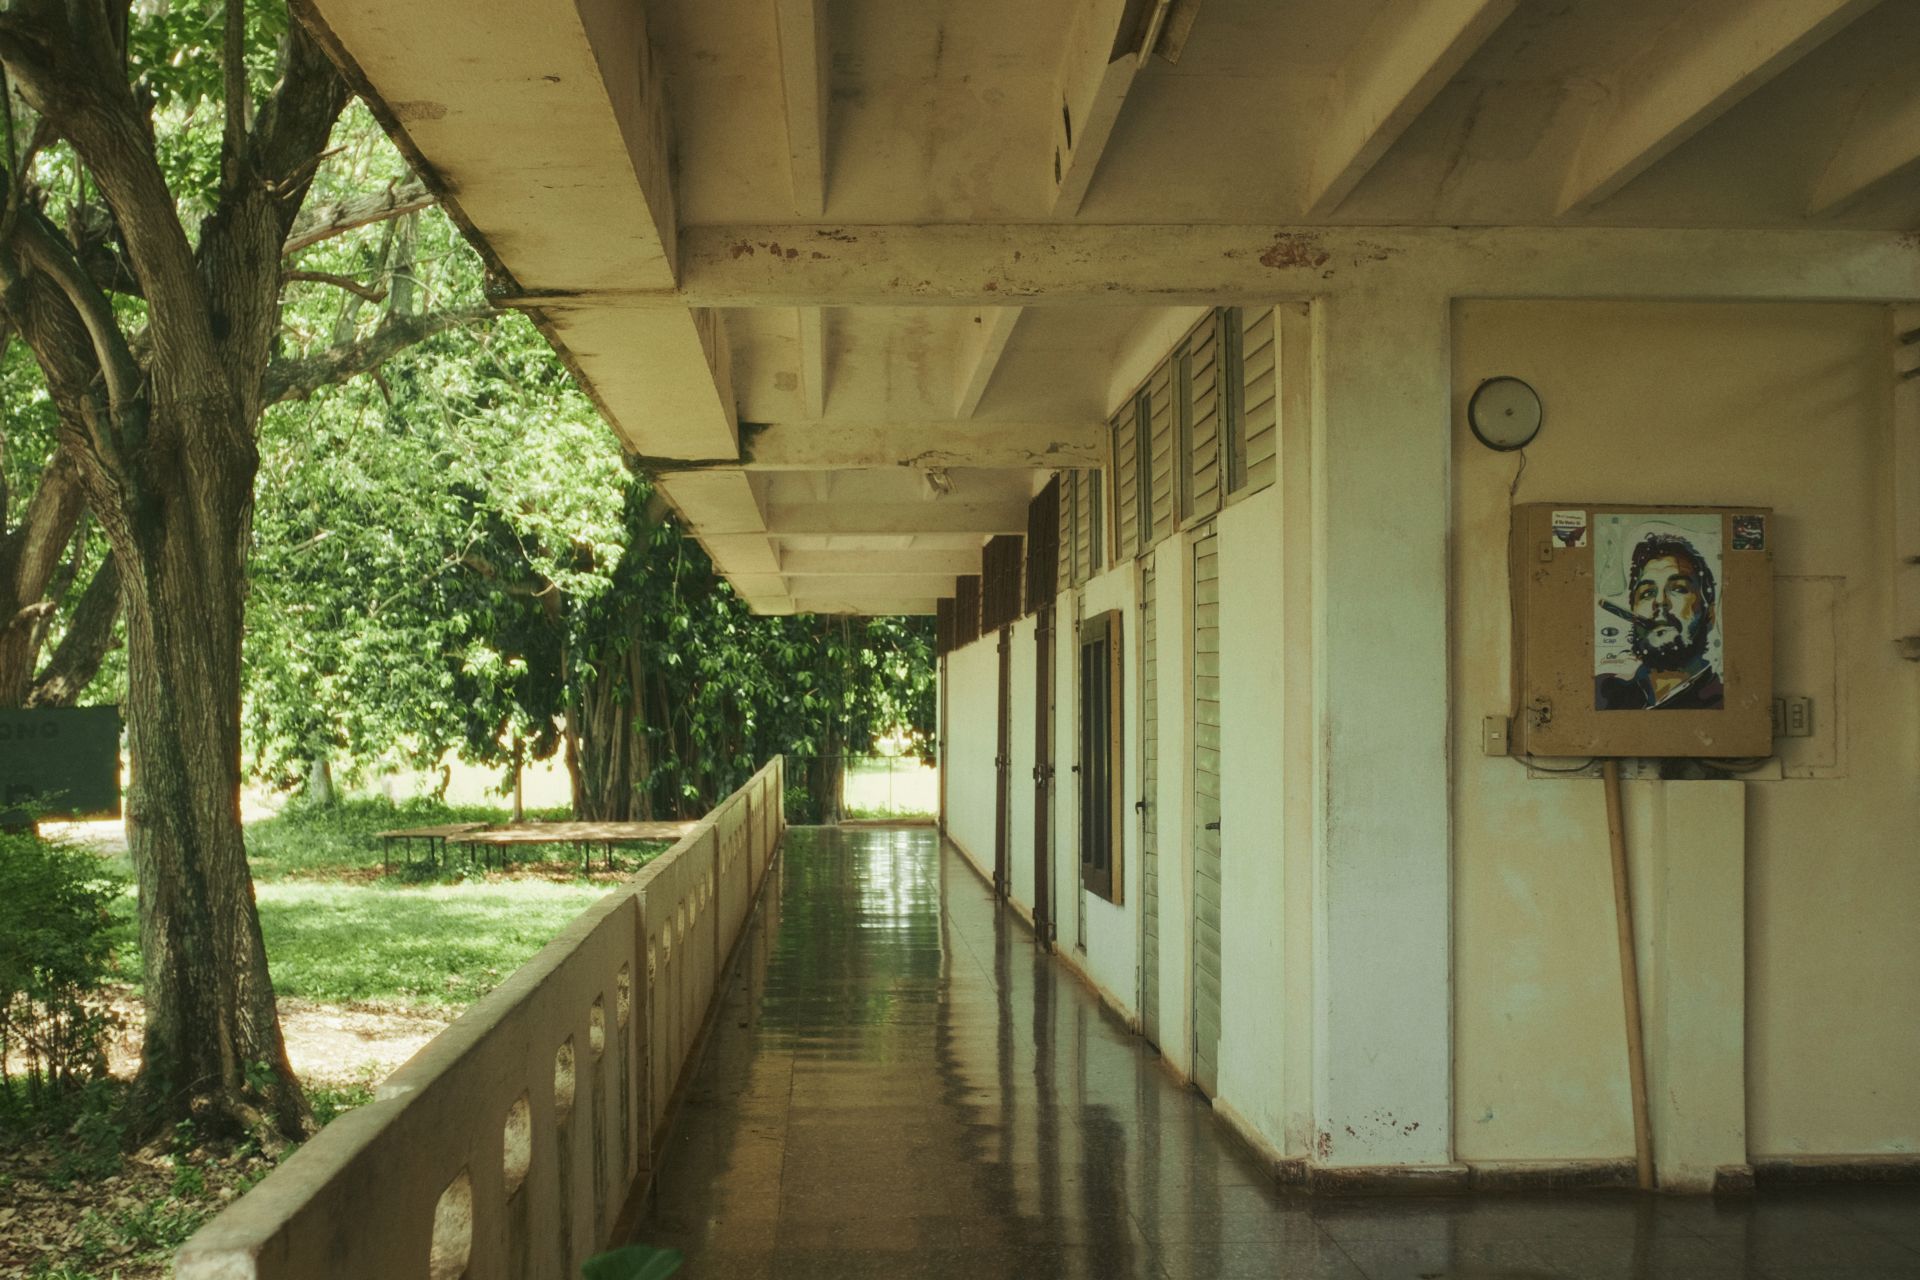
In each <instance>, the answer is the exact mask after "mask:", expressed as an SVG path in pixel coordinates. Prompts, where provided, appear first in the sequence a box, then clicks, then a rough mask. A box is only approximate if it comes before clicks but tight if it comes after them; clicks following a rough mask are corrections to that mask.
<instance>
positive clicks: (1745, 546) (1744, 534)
mask: <svg viewBox="0 0 1920 1280" xmlns="http://www.w3.org/2000/svg"><path fill="white" fill-rule="evenodd" d="M1733 549H1734V550H1735V551H1765V550H1766V549H1767V518H1766V517H1765V516H1735V517H1734V518H1733Z"/></svg>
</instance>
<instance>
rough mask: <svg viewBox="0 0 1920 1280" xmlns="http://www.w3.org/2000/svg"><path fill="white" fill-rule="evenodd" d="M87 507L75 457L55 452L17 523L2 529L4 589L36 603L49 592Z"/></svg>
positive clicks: (0, 562)
mask: <svg viewBox="0 0 1920 1280" xmlns="http://www.w3.org/2000/svg"><path fill="white" fill-rule="evenodd" d="M86 509H87V500H86V495H85V494H84V493H83V492H82V491H81V487H80V468H79V467H78V466H77V465H75V463H74V460H73V455H71V454H70V453H68V452H67V451H66V450H65V449H64V448H62V449H56V450H54V454H53V457H52V458H50V459H49V460H48V462H47V466H46V469H45V471H43V472H42V473H41V476H40V484H39V486H38V487H37V488H35V489H34V491H33V497H32V498H30V499H29V500H28V502H27V508H26V511H25V513H24V514H23V516H22V518H21V520H20V526H19V527H18V528H17V529H15V530H13V531H12V532H11V533H4V532H3V531H0V572H3V573H4V574H5V575H6V577H7V579H9V581H7V582H6V583H5V587H4V590H5V591H7V592H10V593H11V594H12V597H13V598H14V599H15V600H21V601H34V600H39V599H41V598H42V597H43V596H46V595H48V594H49V593H48V591H47V587H48V585H49V584H50V583H51V582H52V581H53V578H54V574H55V573H56V571H57V570H58V569H59V567H60V557H61V554H62V553H63V552H64V551H66V549H67V545H68V544H69V543H70V542H72V541H73V534H74V530H76V529H77V528H79V526H80V520H81V517H82V516H84V515H85V514H86Z"/></svg>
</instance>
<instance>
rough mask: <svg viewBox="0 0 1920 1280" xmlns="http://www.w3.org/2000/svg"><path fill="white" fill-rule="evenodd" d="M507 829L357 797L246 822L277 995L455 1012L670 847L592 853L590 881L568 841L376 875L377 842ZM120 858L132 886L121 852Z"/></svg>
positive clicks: (477, 814)
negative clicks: (419, 830)
mask: <svg viewBox="0 0 1920 1280" xmlns="http://www.w3.org/2000/svg"><path fill="white" fill-rule="evenodd" d="M528 816H529V817H530V818H535V819H536V820H538V819H541V818H553V819H555V820H560V819H564V818H565V817H566V815H565V814H564V813H560V814H534V813H531V812H530V813H529V814H528ZM506 819H507V814H506V812H505V811H504V810H500V809H486V808H478V807H472V806H467V807H449V806H445V805H433V804H427V803H423V802H418V801H416V802H413V803H410V804H403V805H395V804H393V803H391V802H388V801H384V800H361V801H348V802H345V803H342V804H339V805H335V806H331V807H329V808H325V809H307V808H302V807H298V806H295V807H292V808H289V809H288V810H287V811H286V812H285V813H282V814H280V815H278V816H276V817H273V818H268V819H266V820H264V821H260V822H256V823H253V824H251V825H250V826H249V827H248V828H247V855H248V862H249V863H250V864H251V865H252V868H253V878H254V896H255V898H256V900H257V901H258V903H259V907H260V929H261V932H262V934H264V935H265V938H266V943H267V966H268V968H269V970H270V971H271V972H272V974H273V986H274V990H275V991H276V992H277V993H278V994H280V995H282V996H292V997H296V998H300V999H306V1000H317V1001H324V1002H327V1003H334V1004H375V1005H383V1006H386V1005H412V1006H419V1007H426V1008H432V1009H436V1010H448V1009H451V1010H456V1011H457V1010H459V1009H462V1008H465V1007H466V1006H467V1005H469V1004H471V1003H473V1001H475V1000H477V999H479V998H480V997H481V996H483V995H485V994H486V993H487V992H488V991H491V990H492V989H493V988H494V986H495V985H497V984H498V983H499V981H500V980H501V979H502V978H504V977H506V976H507V975H508V974H510V973H512V972H513V971H514V970H515V969H517V968H518V967H520V965H522V964H524V963H525V962H526V961H527V960H528V959H530V958H531V957H532V956H533V954H534V952H536V951H538V950H540V948H541V947H543V946H545V945H546V944H547V943H548V942H550V941H551V940H552V939H553V937H554V936H555V935H556V934H558V933H559V932H560V930H561V929H562V928H564V927H565V926H566V924H567V922H568V921H570V920H572V919H573V918H574V917H575V916H577V915H579V914H580V913H581V912H582V911H584V910H586V909H587V908H588V907H589V906H591V905H593V903H594V902H596V901H598V900H599V899H600V897H601V896H602V895H603V894H605V893H606V892H607V891H608V889H610V888H611V887H612V884H613V882H614V881H616V880H617V879H618V878H619V876H620V875H621V874H628V873H631V872H632V871H633V870H634V869H635V868H637V867H639V866H640V865H642V864H643V863H645V862H646V861H648V860H649V859H651V858H653V857H655V856H657V855H658V854H660V853H661V852H663V851H664V850H665V849H666V847H667V846H666V845H664V844H661V843H657V842H655V843H650V844H636V845H623V846H620V847H619V850H618V852H616V854H615V865H616V871H615V873H611V874H610V873H609V872H607V871H606V870H605V864H604V860H603V858H602V856H601V854H600V853H599V852H598V851H597V850H596V852H595V854H594V870H593V872H592V873H591V875H587V874H583V873H582V870H581V866H580V863H579V862H578V861H577V860H576V857H577V855H575V854H574V852H573V850H572V849H571V848H570V847H568V846H564V845H556V846H552V847H541V846H536V847H535V852H534V853H532V854H529V853H528V852H526V851H522V854H521V856H522V857H523V858H526V857H530V856H541V857H545V858H549V859H554V861H547V862H539V863H534V862H528V861H522V862H517V863H515V864H513V865H512V866H511V867H509V868H508V869H506V870H504V871H502V870H492V871H489V870H486V869H484V868H482V867H476V866H473V865H472V864H471V863H470V862H469V861H468V860H467V859H466V858H465V857H464V856H458V855H450V856H449V857H448V858H447V859H446V860H445V861H444V862H443V863H442V864H441V865H440V866H438V867H430V866H429V865H428V864H427V862H426V861H425V859H424V857H422V858H421V859H420V860H419V861H417V862H415V863H414V865H413V866H412V867H411V868H409V867H407V866H406V864H405V862H404V861H403V860H400V856H399V854H398V853H397V852H396V853H395V855H394V856H395V858H396V862H395V864H394V868H393V874H391V875H384V876H383V875H381V874H380V867H381V853H382V851H381V848H380V841H379V840H378V839H377V838H375V833H376V832H380V831H386V830H391V829H393V828H397V827H412V826H439V825H443V824H446V823H453V822H488V823H500V822H505V821H506ZM120 862H121V870H122V872H123V873H127V874H129V879H130V878H131V876H130V867H129V866H128V865H127V863H126V860H125V858H124V856H123V857H122V858H121V859H120ZM121 901H122V908H123V911H124V915H125V919H126V927H125V929H124V932H123V934H122V945H121V946H120V948H119V951H118V956H117V964H118V967H119V971H120V975H121V977H122V978H123V980H125V981H127V982H130V983H134V984H136V985H137V984H138V982H139V980H140V955H139V939H138V937H137V931H136V930H135V929H134V928H133V914H134V899H133V894H132V891H131V889H129V891H128V893H127V894H126V895H125V896H124V897H123V898H122V900H121Z"/></svg>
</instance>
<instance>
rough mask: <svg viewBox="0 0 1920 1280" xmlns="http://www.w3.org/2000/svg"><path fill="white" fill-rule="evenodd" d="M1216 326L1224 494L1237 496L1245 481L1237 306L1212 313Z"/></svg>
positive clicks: (1242, 336)
mask: <svg viewBox="0 0 1920 1280" xmlns="http://www.w3.org/2000/svg"><path fill="white" fill-rule="evenodd" d="M1214 316H1215V319H1216V321H1217V322H1218V324H1219V333H1220V355H1219V365H1220V372H1219V379H1220V408H1221V414H1220V423H1221V427H1222V433H1221V439H1222V443H1223V444H1224V445H1225V448H1224V449H1222V450H1221V452H1222V453H1223V454H1225V461H1226V464H1227V468H1226V471H1227V474H1226V481H1227V484H1226V491H1227V492H1228V493H1238V492H1239V491H1240V488H1241V486H1242V485H1244V484H1246V482H1247V410H1246V399H1247V384H1246V361H1245V360H1244V359H1243V358H1242V356H1241V349H1242V347H1243V345H1244V342H1245V334H1244V333H1243V332H1242V330H1241V325H1242V324H1243V323H1244V322H1245V321H1244V317H1243V315H1242V313H1241V310H1240V308H1239V307H1222V308H1221V309H1220V310H1219V311H1217V312H1215V313H1214Z"/></svg>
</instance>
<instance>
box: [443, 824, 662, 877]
mask: <svg viewBox="0 0 1920 1280" xmlns="http://www.w3.org/2000/svg"><path fill="white" fill-rule="evenodd" d="M695 825H697V824H695V823H693V822H516V823H514V824H513V825H511V826H506V827H483V826H475V827H472V828H469V829H468V830H466V831H463V832H460V833H459V834H457V835H452V836H449V837H447V843H449V844H459V845H466V846H467V848H468V850H469V852H471V851H472V850H474V849H476V848H478V849H498V850H499V851H500V855H501V857H502V859H505V857H506V856H507V850H508V849H510V848H513V847H514V846H516V845H527V844H573V845H579V846H580V848H581V850H582V856H583V859H585V860H587V861H591V859H592V854H591V852H590V846H592V845H596V844H597V845H603V846H605V849H606V854H607V865H608V866H612V865H613V846H614V845H616V844H632V843H635V842H638V841H652V840H669V841H671V840H678V839H679V838H680V837H681V836H684V835H685V834H687V832H689V831H691V830H693V828H694V827H695Z"/></svg>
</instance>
